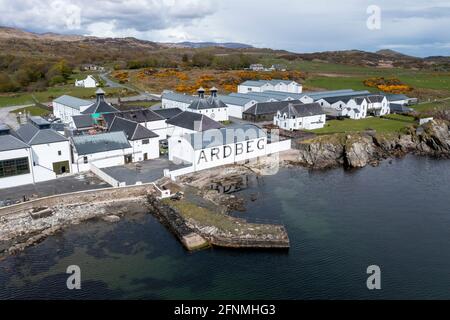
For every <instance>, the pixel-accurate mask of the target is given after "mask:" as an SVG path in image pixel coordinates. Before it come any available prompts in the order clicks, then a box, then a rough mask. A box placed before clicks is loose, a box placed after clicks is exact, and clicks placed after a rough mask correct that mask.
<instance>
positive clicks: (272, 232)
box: [148, 196, 290, 250]
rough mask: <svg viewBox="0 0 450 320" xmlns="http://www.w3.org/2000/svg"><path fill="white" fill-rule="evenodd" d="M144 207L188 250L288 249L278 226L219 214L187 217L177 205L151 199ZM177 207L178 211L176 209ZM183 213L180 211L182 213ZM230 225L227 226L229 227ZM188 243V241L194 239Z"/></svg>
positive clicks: (203, 212) (283, 229)
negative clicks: (210, 248) (193, 241)
mask: <svg viewBox="0 0 450 320" xmlns="http://www.w3.org/2000/svg"><path fill="white" fill-rule="evenodd" d="M148 206H149V209H150V210H151V212H152V213H153V214H155V215H156V216H157V217H158V218H159V220H160V221H161V222H162V223H163V224H164V225H166V226H167V227H168V228H169V230H171V231H172V232H173V233H174V234H175V235H176V236H177V237H178V239H179V240H180V241H181V242H182V243H183V245H184V246H185V247H186V248H187V249H188V250H197V249H201V248H203V247H207V246H210V245H212V246H216V247H224V248H253V249H288V248H289V247H290V243H289V237H288V234H287V231H286V229H285V228H284V226H282V225H274V224H253V223H248V222H247V221H245V220H244V219H238V218H234V217H231V216H228V215H226V214H223V213H217V212H208V211H207V210H205V209H202V208H199V211H200V213H198V214H193V215H191V214H189V213H187V212H186V211H185V210H184V209H183V208H184V207H186V206H187V205H186V204H183V205H182V206H180V203H176V204H175V202H173V204H171V203H170V200H169V201H166V200H164V201H160V200H158V199H156V198H154V197H152V196H149V198H148ZM180 207H181V209H180ZM183 211H184V212H183ZM230 226H231V227H230ZM195 238H197V240H196V241H195V243H192V244H190V243H189V242H188V241H189V239H195Z"/></svg>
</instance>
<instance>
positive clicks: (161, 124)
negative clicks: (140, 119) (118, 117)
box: [141, 120, 168, 140]
mask: <svg viewBox="0 0 450 320" xmlns="http://www.w3.org/2000/svg"><path fill="white" fill-rule="evenodd" d="M141 125H142V126H144V127H145V128H147V129H149V130H151V131H153V132H154V133H156V134H157V135H158V136H159V140H165V139H167V132H168V125H167V123H166V120H159V121H150V122H146V123H141Z"/></svg>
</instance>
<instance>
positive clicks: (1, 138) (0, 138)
mask: <svg viewBox="0 0 450 320" xmlns="http://www.w3.org/2000/svg"><path fill="white" fill-rule="evenodd" d="M25 148H29V146H28V145H27V144H26V143H24V142H23V141H21V140H19V139H18V138H16V137H15V136H13V135H10V134H7V135H0V151H10V150H17V149H25Z"/></svg>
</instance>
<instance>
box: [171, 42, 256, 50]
mask: <svg viewBox="0 0 450 320" xmlns="http://www.w3.org/2000/svg"><path fill="white" fill-rule="evenodd" d="M171 45H173V46H178V47H183V48H193V49H196V48H209V47H222V48H228V49H251V48H254V47H253V46H251V45H248V44H244V43H236V42H223V43H222V42H187V41H185V42H178V43H171Z"/></svg>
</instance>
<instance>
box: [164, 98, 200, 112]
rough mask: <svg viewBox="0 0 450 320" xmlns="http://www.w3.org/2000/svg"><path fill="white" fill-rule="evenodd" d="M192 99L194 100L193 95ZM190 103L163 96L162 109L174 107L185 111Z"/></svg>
mask: <svg viewBox="0 0 450 320" xmlns="http://www.w3.org/2000/svg"><path fill="white" fill-rule="evenodd" d="M192 100H194V97H192ZM190 105H191V104H190V103H184V102H180V101H174V100H169V99H165V98H163V99H162V101H161V108H162V109H173V108H179V109H181V110H183V111H186V109H187V108H188V107H189V106H190Z"/></svg>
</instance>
